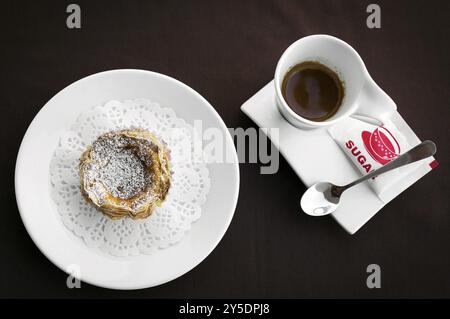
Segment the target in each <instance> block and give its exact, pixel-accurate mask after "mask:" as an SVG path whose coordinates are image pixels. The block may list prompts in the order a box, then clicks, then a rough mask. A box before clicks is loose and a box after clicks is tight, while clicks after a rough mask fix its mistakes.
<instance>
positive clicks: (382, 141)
mask: <svg viewBox="0 0 450 319" xmlns="http://www.w3.org/2000/svg"><path fill="white" fill-rule="evenodd" d="M361 136H362V140H363V142H364V146H365V147H366V150H367V152H369V154H370V156H372V158H373V159H374V160H376V161H377V162H378V163H380V164H382V165H384V164H387V163H389V162H390V161H391V160H393V159H395V158H396V157H397V156H399V155H400V145H399V144H398V142H397V140H396V139H395V137H394V136H393V135H392V133H391V132H389V130H388V129H387V128H385V127H383V126H379V127H377V128H376V129H375V130H374V131H373V132H372V133H370V132H368V131H363V132H362V134H361Z"/></svg>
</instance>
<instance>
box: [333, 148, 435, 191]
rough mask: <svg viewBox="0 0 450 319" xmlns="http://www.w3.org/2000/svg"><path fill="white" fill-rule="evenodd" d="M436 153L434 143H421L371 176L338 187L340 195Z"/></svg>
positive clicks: (371, 173) (373, 172)
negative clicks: (348, 189) (376, 177)
mask: <svg viewBox="0 0 450 319" xmlns="http://www.w3.org/2000/svg"><path fill="white" fill-rule="evenodd" d="M435 153H436V144H434V143H433V142H432V141H424V142H422V143H420V144H419V145H417V146H415V147H413V148H412V149H410V150H409V151H408V152H406V153H404V154H402V155H400V156H399V157H397V158H396V159H394V160H392V161H390V162H389V163H387V164H386V165H383V166H382V167H380V168H379V169H377V170H375V171H372V172H370V173H369V174H366V175H364V176H363V177H361V178H359V179H357V180H356V181H354V182H352V183H350V184H348V185H345V186H338V188H341V189H339V191H340V193H342V192H343V191H344V190H346V189H347V188H350V187H352V186H355V185H357V184H359V183H361V182H364V181H366V180H368V179H371V178H372V177H375V176H378V175H381V174H384V173H386V172H389V171H391V170H393V169H396V168H399V167H400V166H404V165H408V164H411V163H414V162H417V161H420V160H422V159H424V158H427V157H429V156H433V155H434V154H435Z"/></svg>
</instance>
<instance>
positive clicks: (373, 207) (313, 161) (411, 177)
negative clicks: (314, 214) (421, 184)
mask: <svg viewBox="0 0 450 319" xmlns="http://www.w3.org/2000/svg"><path fill="white" fill-rule="evenodd" d="M241 110H242V111H243V112H244V113H245V114H246V115H248V116H249V117H250V118H251V119H252V120H253V121H254V122H255V123H256V124H257V125H258V126H259V127H261V128H278V129H279V138H278V139H272V138H271V136H270V130H268V132H267V133H268V136H269V138H271V140H272V143H273V144H274V145H275V147H277V148H278V150H279V151H280V153H281V154H282V155H283V156H284V158H285V159H286V160H287V162H288V163H289V164H290V165H291V167H292V168H293V170H294V171H295V173H296V174H297V175H298V177H300V179H301V180H302V181H303V183H304V184H305V185H306V186H307V187H309V186H311V185H313V184H314V183H316V182H319V181H329V182H332V183H335V184H337V185H344V184H346V183H348V182H350V181H352V180H354V179H356V178H358V177H360V175H359V172H358V171H357V169H356V168H355V167H354V166H353V164H352V163H351V162H350V160H349V159H348V158H347V157H346V156H345V154H344V153H343V152H342V151H341V149H340V148H339V146H338V145H337V144H336V143H335V141H334V140H333V139H332V137H331V136H330V135H329V134H328V131H327V128H325V127H324V128H317V129H313V130H301V129H299V128H296V127H294V126H292V125H291V124H290V123H289V122H287V121H286V120H285V119H284V117H283V116H282V115H281V114H280V112H279V111H278V109H277V106H276V104H275V89H274V84H273V81H271V82H270V83H268V84H267V85H266V86H264V87H263V88H262V89H261V90H260V91H258V92H257V93H256V94H255V95H253V96H252V97H251V98H250V99H249V100H247V101H246V102H245V103H244V104H243V105H242V106H241ZM389 118H390V119H391V120H392V121H393V122H394V123H395V124H396V125H397V127H399V128H400V129H401V130H402V132H408V134H407V135H408V136H409V138H410V143H411V144H412V145H415V144H419V143H420V140H419V139H418V138H417V136H416V135H415V134H414V133H413V131H412V130H411V128H410V127H409V126H408V124H407V123H406V122H405V121H404V120H403V118H402V117H401V115H400V114H399V113H398V112H397V111H393V112H392V113H390V114H389ZM431 169H432V168H431V167H430V165H420V166H418V167H417V169H414V170H413V171H412V172H411V174H408V176H407V177H406V178H403V179H402V180H400V181H398V182H397V185H396V187H395V193H394V194H392V198H391V199H390V200H392V199H393V198H395V197H396V196H398V195H399V194H400V193H401V192H403V191H404V190H405V189H406V188H408V187H409V186H411V185H412V184H414V183H415V182H416V181H417V180H419V179H420V178H421V177H422V176H424V175H425V174H426V173H428V172H429V171H430V170H431ZM345 195H346V197H345V200H342V201H341V203H340V204H339V208H338V209H337V210H336V211H335V212H334V213H333V214H332V216H333V217H334V219H335V220H336V221H337V222H338V223H339V224H340V225H341V226H342V227H343V228H344V229H345V230H346V231H347V232H349V233H350V234H354V233H355V232H356V231H358V230H359V229H360V228H361V227H362V226H363V225H364V224H365V223H366V222H367V221H368V220H369V219H371V218H372V217H373V216H374V215H375V214H376V213H377V212H378V211H379V210H380V209H381V208H383V207H384V205H386V204H387V203H386V202H383V201H381V200H380V199H379V197H378V196H377V195H376V194H375V192H374V191H373V190H372V188H371V187H370V186H369V185H368V184H367V182H366V183H362V184H359V185H357V186H355V187H353V188H351V189H349V190H348V191H346V194H345ZM299 210H301V208H300V197H299Z"/></svg>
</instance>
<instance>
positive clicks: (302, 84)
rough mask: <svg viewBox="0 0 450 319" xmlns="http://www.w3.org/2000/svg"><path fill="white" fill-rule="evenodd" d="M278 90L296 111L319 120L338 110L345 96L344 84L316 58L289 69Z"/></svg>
mask: <svg viewBox="0 0 450 319" xmlns="http://www.w3.org/2000/svg"><path fill="white" fill-rule="evenodd" d="M281 92H282V94H283V97H284V99H285V101H286V103H287V104H288V105H289V107H290V108H291V109H292V110H293V111H294V112H295V113H297V114H298V115H300V116H301V117H303V118H305V119H308V120H311V121H316V122H321V121H325V120H327V119H329V118H330V117H332V116H333V115H334V114H336V112H337V111H338V109H339V107H340V106H341V103H342V100H343V98H344V85H343V83H342V81H341V80H340V78H339V76H338V75H337V74H336V72H334V71H332V70H331V69H330V68H328V67H326V66H325V65H323V64H321V63H319V62H316V61H305V62H302V63H299V64H297V65H295V66H293V67H292V68H291V69H289V71H288V72H287V73H286V75H285V76H284V79H283V83H282V86H281Z"/></svg>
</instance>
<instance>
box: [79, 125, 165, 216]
mask: <svg viewBox="0 0 450 319" xmlns="http://www.w3.org/2000/svg"><path fill="white" fill-rule="evenodd" d="M169 158H170V155H169V150H168V149H167V147H166V145H165V144H164V143H163V142H161V141H160V140H159V139H158V138H157V137H156V136H155V135H154V134H152V133H150V132H148V131H145V130H142V129H129V130H120V131H113V132H109V133H105V134H103V135H101V136H100V137H99V138H97V140H96V141H95V142H94V143H93V144H92V145H91V146H89V147H88V149H87V150H86V151H85V152H84V153H83V154H82V155H81V159H80V167H79V168H80V180H81V189H82V192H83V194H84V196H85V197H86V198H87V200H88V201H89V202H91V203H92V204H94V205H95V206H96V207H98V208H99V209H100V210H101V211H102V212H103V213H104V214H106V215H107V216H109V217H111V218H113V219H118V218H122V217H125V216H129V217H131V218H133V219H138V218H145V217H148V216H149V215H151V214H152V212H153V210H154V209H155V207H156V206H159V205H161V203H162V202H163V201H164V199H165V198H166V196H167V193H168V191H169V188H170V183H171V175H170V163H169Z"/></svg>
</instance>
